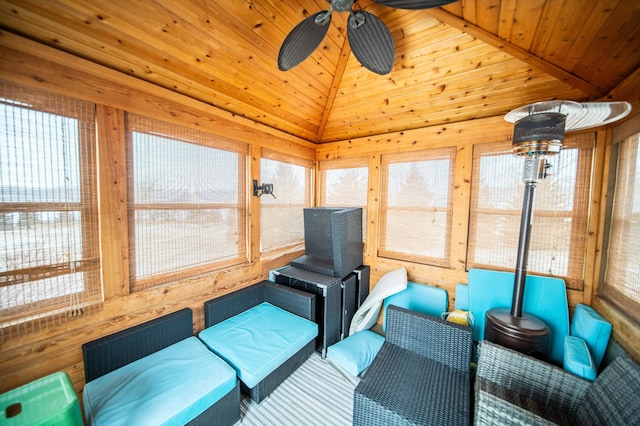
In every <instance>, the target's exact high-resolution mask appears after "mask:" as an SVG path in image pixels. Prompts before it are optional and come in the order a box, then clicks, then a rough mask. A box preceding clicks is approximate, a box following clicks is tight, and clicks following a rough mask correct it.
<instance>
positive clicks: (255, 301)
mask: <svg viewBox="0 0 640 426" xmlns="http://www.w3.org/2000/svg"><path fill="white" fill-rule="evenodd" d="M315 297H316V296H315V295H313V294H310V293H306V292H304V291H300V290H296V289H293V288H290V287H287V286H283V285H279V284H275V283H272V282H270V281H262V282H259V283H257V284H254V285H252V286H249V287H246V288H243V289H241V290H238V291H235V292H233V293H230V294H227V295H225V296H221V297H218V298H216V299H213V300H209V301H207V302H205V303H204V324H205V328H208V327H211V326H213V325H215V324H217V323H219V322H221V321H224V320H226V319H227V318H231V317H233V316H235V315H238V314H240V313H242V312H244V311H246V310H248V309H251V308H252V307H254V306H257V305H259V304H260V303H262V302H268V303H271V304H272V305H274V306H278V307H280V308H282V309H284V310H286V311H289V312H291V313H292V314H295V315H298V316H300V317H302V318H305V319H308V320H310V321H314V322H315V318H316V301H315ZM314 350H315V340H311V341H310V342H309V343H308V344H307V345H305V346H304V347H303V348H302V349H301V350H299V351H298V352H297V353H295V354H294V355H293V356H292V357H291V358H289V359H288V360H287V361H285V362H284V363H283V364H281V365H280V366H279V367H278V368H276V369H275V370H274V371H272V372H271V373H270V374H269V375H268V376H267V377H265V378H264V379H263V380H262V381H261V382H260V383H258V384H257V385H256V386H254V387H253V388H249V387H247V386H246V385H245V384H244V383H242V381H241V382H240V383H241V390H242V393H244V394H245V395H248V396H249V397H250V398H251V399H252V400H253V401H255V402H257V403H260V402H261V401H262V400H263V399H264V398H266V397H267V396H268V395H269V394H270V393H271V392H273V390H274V389H275V388H277V387H278V386H279V385H280V383H282V382H283V381H284V380H285V379H286V378H287V377H289V376H290V375H291V373H293V372H294V371H295V370H296V369H297V368H298V367H299V366H301V365H302V364H303V363H304V362H305V361H306V360H307V359H308V358H309V357H310V356H311V354H312V353H313V351H314Z"/></svg>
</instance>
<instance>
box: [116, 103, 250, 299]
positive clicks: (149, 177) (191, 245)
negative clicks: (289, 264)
mask: <svg viewBox="0 0 640 426" xmlns="http://www.w3.org/2000/svg"><path fill="white" fill-rule="evenodd" d="M127 137H128V144H129V154H128V155H129V158H128V170H129V172H128V173H129V188H130V189H129V204H128V205H129V247H130V274H131V282H132V289H133V290H141V289H144V288H149V287H154V286H157V285H160V284H163V283H167V282H173V281H177V280H179V279H183V278H187V277H191V276H195V275H198V274H201V273H204V272H209V271H212V270H214V269H219V268H222V267H226V266H230V265H234V264H239V263H242V262H246V261H247V249H246V246H247V234H246V232H247V231H246V187H245V182H246V180H247V179H246V173H247V172H246V161H247V160H246V157H247V152H248V148H247V146H246V144H243V143H240V142H237V141H232V140H229V139H226V138H223V137H219V136H216V135H212V134H209V133H205V132H202V131H198V130H192V129H189V128H185V127H180V126H177V125H174V124H170V123H164V122H161V121H157V120H154V119H151V118H146V117H142V116H138V115H135V114H128V115H127Z"/></svg>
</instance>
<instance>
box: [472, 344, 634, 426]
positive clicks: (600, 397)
mask: <svg viewBox="0 0 640 426" xmlns="http://www.w3.org/2000/svg"><path fill="white" fill-rule="evenodd" d="M478 352H479V357H478V370H477V375H476V379H475V411H474V424H476V425H496V424H509V425H535V424H539V425H551V424H558V425H574V424H575V425H632V424H635V425H638V424H640V397H639V395H640V366H638V364H636V363H635V362H634V361H633V360H632V359H631V358H630V357H628V356H627V355H626V354H623V355H621V356H618V357H616V358H615V359H614V360H613V361H612V362H611V363H610V364H609V365H608V366H607V367H606V368H605V369H604V370H603V371H602V372H601V373H600V374H599V375H598V377H597V379H596V380H595V381H594V382H590V381H588V380H584V379H582V378H580V377H578V376H575V375H573V374H571V373H568V372H566V371H564V370H563V369H561V368H558V367H556V366H554V365H552V364H548V363H546V362H543V361H539V360H537V359H535V358H532V357H529V356H526V355H523V354H521V353H519V352H515V351H513V350H511V349H507V348H504V347H502V346H499V345H496V344H494V343H490V342H487V341H483V342H481V343H480V347H479V349H478Z"/></svg>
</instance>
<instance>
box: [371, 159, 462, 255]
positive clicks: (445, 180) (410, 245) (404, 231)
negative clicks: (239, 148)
mask: <svg viewBox="0 0 640 426" xmlns="http://www.w3.org/2000/svg"><path fill="white" fill-rule="evenodd" d="M455 154H456V150H455V148H442V149H432V150H427V151H420V152H409V153H403V154H388V155H383V156H382V200H381V208H380V246H379V250H378V254H379V255H380V256H382V257H390V258H394V259H400V260H407V261H412V262H418V263H425V264H430V265H436V266H444V267H447V266H449V253H450V240H451V217H452V212H453V172H454V166H455Z"/></svg>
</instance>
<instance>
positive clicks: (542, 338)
mask: <svg viewBox="0 0 640 426" xmlns="http://www.w3.org/2000/svg"><path fill="white" fill-rule="evenodd" d="M630 111H631V105H630V104H629V103H627V102H592V103H583V104H580V103H577V102H572V101H549V102H538V103H535V104H531V105H527V106H524V107H521V108H518V109H516V110H514V111H511V112H510V113H509V114H507V116H505V120H507V121H510V122H514V131H513V144H512V149H511V151H512V152H513V154H514V155H516V156H518V157H522V158H524V176H523V180H524V182H525V188H524V199H523V203H522V219H521V223H520V239H519V242H518V257H517V259H516V270H515V276H514V283H513V298H512V302H511V309H508V308H494V309H490V310H489V311H487V313H486V317H485V338H486V339H487V340H489V341H491V342H494V343H498V344H500V345H502V346H506V347H508V348H511V349H514V350H516V351H518V352H522V353H524V354H527V355H531V356H533V357H535V358H539V359H546V358H547V354H548V351H549V349H548V348H549V328H548V327H547V325H546V324H545V323H544V321H543V320H541V319H540V318H537V317H535V316H533V315H531V314H528V313H525V312H523V311H522V304H523V299H524V289H525V281H526V278H527V260H528V255H529V239H530V236H531V227H532V224H533V204H534V198H535V190H536V184H537V181H538V179H541V178H544V177H545V170H546V168H547V167H546V165H547V162H546V157H549V156H552V155H556V154H558V153H559V152H560V150H561V149H562V145H563V142H564V134H565V131H570V130H582V129H586V128H590V127H595V126H599V125H603V124H608V123H611V122H613V121H616V120H619V119H621V118H622V117H624V116H626V115H628V114H629V112H630Z"/></svg>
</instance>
